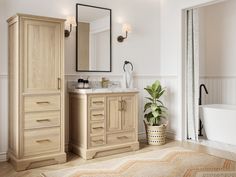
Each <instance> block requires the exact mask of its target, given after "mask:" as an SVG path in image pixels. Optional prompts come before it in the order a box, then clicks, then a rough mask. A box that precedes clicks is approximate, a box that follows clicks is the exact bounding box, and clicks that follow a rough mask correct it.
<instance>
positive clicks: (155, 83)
mask: <svg viewBox="0 0 236 177" xmlns="http://www.w3.org/2000/svg"><path fill="white" fill-rule="evenodd" d="M159 86H160V82H159V81H156V82H154V83H153V84H152V90H153V91H154V92H156V91H157V89H158V87H159Z"/></svg>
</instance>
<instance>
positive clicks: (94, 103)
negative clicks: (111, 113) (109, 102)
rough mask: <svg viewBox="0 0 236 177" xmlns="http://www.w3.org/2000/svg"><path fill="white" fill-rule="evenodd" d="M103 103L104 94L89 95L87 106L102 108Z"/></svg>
mask: <svg viewBox="0 0 236 177" xmlns="http://www.w3.org/2000/svg"><path fill="white" fill-rule="evenodd" d="M104 105H105V97H104V96H90V97H89V107H90V108H103V107H104Z"/></svg>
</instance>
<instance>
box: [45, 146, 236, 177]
mask: <svg viewBox="0 0 236 177" xmlns="http://www.w3.org/2000/svg"><path fill="white" fill-rule="evenodd" d="M42 176H44V177H236V162H234V161H231V160H227V159H222V158H219V157H215V156H212V155H208V154H204V153H199V152H195V151H191V150H187V149H184V148H181V147H173V148H167V149H163V150H156V151H151V152H146V153H141V154H137V155H131V156H127V157H123V158H118V159H112V160H107V161H103V162H97V163H93V164H87V165H81V166H78V167H72V168H68V169H64V170H58V171H53V172H47V173H43V174H42Z"/></svg>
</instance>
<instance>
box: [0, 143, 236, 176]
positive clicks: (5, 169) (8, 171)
mask: <svg viewBox="0 0 236 177" xmlns="http://www.w3.org/2000/svg"><path fill="white" fill-rule="evenodd" d="M175 146H180V147H184V148H187V149H192V150H195V151H198V152H204V153H208V154H211V155H215V156H218V157H222V158H227V159H230V160H234V161H236V153H233V152H227V151H222V150H217V149H213V148H209V147H207V146H202V145H199V144H196V143H191V142H180V141H172V140H168V142H167V143H166V144H165V145H163V146H148V145H146V143H145V142H141V143H140V150H138V151H135V152H127V153H122V154H116V155H112V156H107V157H101V158H96V159H93V160H87V161H86V160H84V159H82V158H80V157H79V156H77V155H75V154H72V153H69V154H68V162H67V163H64V164H59V165H52V166H47V167H41V168H37V169H31V170H26V171H23V172H16V171H15V170H14V169H13V167H12V166H11V164H9V163H8V162H2V163H0V177H40V174H41V173H42V172H46V171H53V170H58V169H64V168H69V167H75V166H79V165H81V164H88V163H95V162H101V161H105V160H109V159H114V158H119V157H124V156H127V155H133V154H137V153H143V152H149V151H153V150H158V149H164V148H168V147H175Z"/></svg>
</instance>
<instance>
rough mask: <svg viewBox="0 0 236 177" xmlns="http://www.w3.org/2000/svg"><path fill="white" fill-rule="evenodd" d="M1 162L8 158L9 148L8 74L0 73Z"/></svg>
mask: <svg viewBox="0 0 236 177" xmlns="http://www.w3.org/2000/svg"><path fill="white" fill-rule="evenodd" d="M0 86H1V87H0V162H2V161H6V160H7V148H8V99H7V97H8V76H7V74H0Z"/></svg>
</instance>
